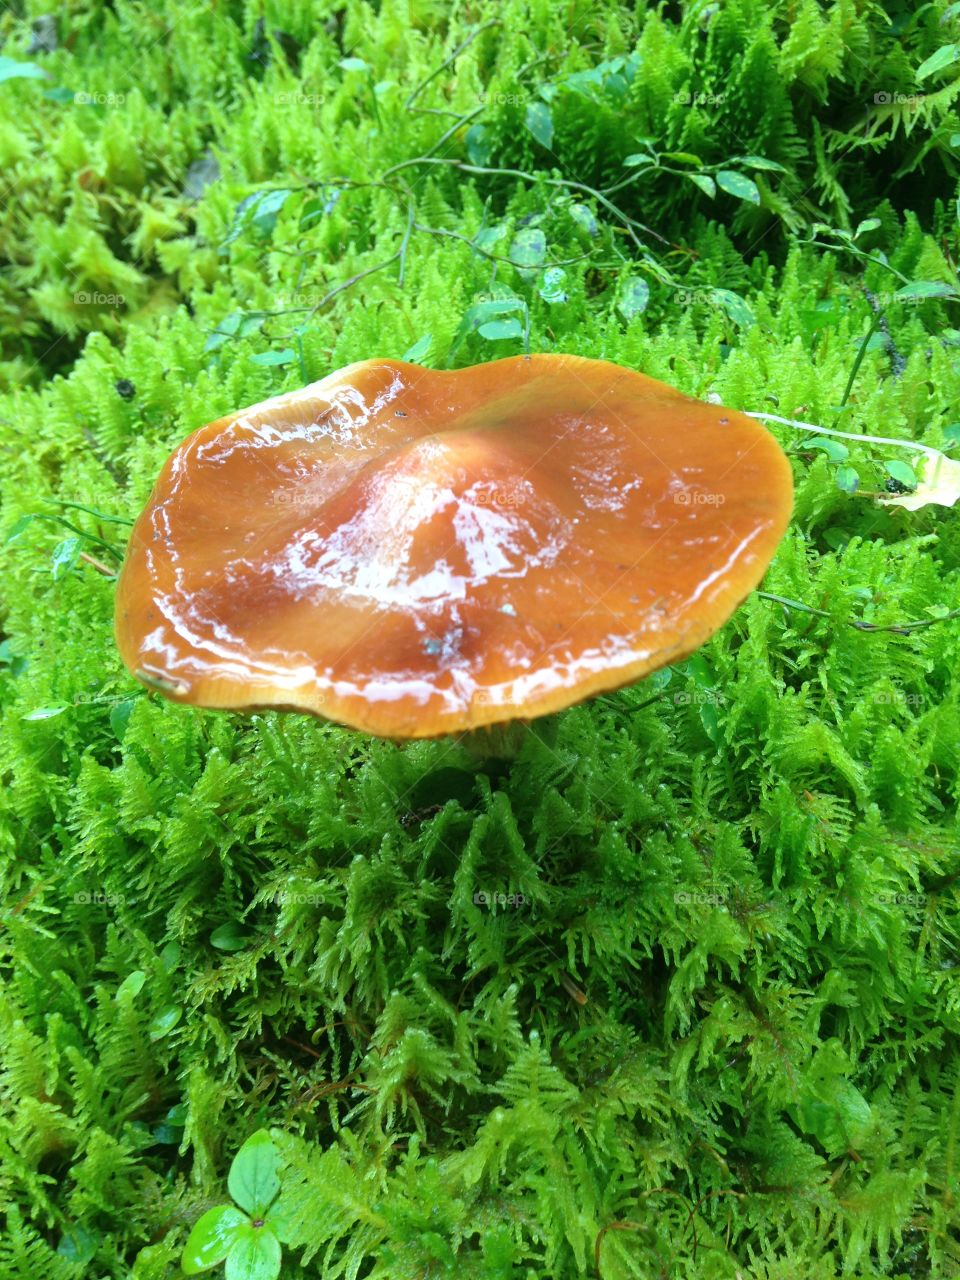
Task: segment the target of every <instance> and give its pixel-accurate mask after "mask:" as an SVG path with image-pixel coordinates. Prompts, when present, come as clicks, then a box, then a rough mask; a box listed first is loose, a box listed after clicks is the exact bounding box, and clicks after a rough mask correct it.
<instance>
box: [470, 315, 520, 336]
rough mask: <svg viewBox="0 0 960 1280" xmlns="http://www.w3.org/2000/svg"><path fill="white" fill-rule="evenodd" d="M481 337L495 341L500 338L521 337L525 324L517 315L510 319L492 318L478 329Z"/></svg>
mask: <svg viewBox="0 0 960 1280" xmlns="http://www.w3.org/2000/svg"><path fill="white" fill-rule="evenodd" d="M478 332H479V334H480V337H481V338H488V339H490V340H491V341H495V340H497V339H499V338H519V337H521V336H522V334H523V325H522V324H521V323H520V321H519V320H517V319H516V318H515V317H511V318H510V319H509V320H490V321H488V322H487V323H486V324H482V325H481V326H480V328H479V330H478Z"/></svg>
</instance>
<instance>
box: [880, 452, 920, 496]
mask: <svg viewBox="0 0 960 1280" xmlns="http://www.w3.org/2000/svg"><path fill="white" fill-rule="evenodd" d="M883 465H884V466H885V467H886V469H887V474H888V475H891V476H893V478H894V480H896V481H897V482H898V483H899V484H902V485H906V487H907V488H908V489H915V488H916V487H917V483H918V481H917V473H916V472H915V471H914V469H913V467H911V466H910V464H909V462H902V461H901V460H900V459H899V458H892V459H891V460H890V461H889V462H885V463H884V464H883Z"/></svg>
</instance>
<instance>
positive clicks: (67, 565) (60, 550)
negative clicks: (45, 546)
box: [51, 538, 83, 582]
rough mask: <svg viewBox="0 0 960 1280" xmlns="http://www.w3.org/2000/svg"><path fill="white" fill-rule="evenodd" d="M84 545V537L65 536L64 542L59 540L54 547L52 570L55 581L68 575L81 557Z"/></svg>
mask: <svg viewBox="0 0 960 1280" xmlns="http://www.w3.org/2000/svg"><path fill="white" fill-rule="evenodd" d="M82 547H83V539H82V538H64V540H63V541H62V542H58V543H57V545H56V546H55V547H54V549H53V557H52V563H51V570H52V573H53V580H54V582H59V580H60V579H61V578H63V577H65V576H66V574H68V573H69V572H70V570H71V569H72V568H73V567H74V565H75V564H76V563H77V561H78V560H79V559H80V551H81V549H82Z"/></svg>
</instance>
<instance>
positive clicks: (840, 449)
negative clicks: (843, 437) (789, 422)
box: [797, 439, 850, 462]
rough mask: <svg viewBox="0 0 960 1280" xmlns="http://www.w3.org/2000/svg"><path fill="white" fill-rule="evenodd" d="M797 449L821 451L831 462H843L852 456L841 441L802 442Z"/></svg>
mask: <svg viewBox="0 0 960 1280" xmlns="http://www.w3.org/2000/svg"><path fill="white" fill-rule="evenodd" d="M797 448H798V449H820V450H822V451H823V452H824V453H825V454H826V455H827V457H828V458H829V459H830V461H831V462H843V460H844V459H845V458H849V456H850V450H849V449H848V448H847V446H846V445H845V444H843V443H842V442H841V441H840V440H830V439H827V440H822V439H821V440H801V441H800V443H799V444H798V445H797Z"/></svg>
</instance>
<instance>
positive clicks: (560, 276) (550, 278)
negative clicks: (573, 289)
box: [537, 267, 569, 302]
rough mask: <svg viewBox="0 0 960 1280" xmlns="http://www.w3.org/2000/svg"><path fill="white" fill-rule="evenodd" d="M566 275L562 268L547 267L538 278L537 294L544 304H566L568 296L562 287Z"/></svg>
mask: <svg viewBox="0 0 960 1280" xmlns="http://www.w3.org/2000/svg"><path fill="white" fill-rule="evenodd" d="M566 278H567V273H566V272H565V271H564V269H563V267H548V268H547V269H546V271H544V273H543V275H542V276H541V278H540V284H539V286H538V290H537V291H538V293H539V294H540V297H541V298H542V299H543V300H544V302H566V301H567V298H568V296H569V295H568V294H567V293H566V292H565V291H564V288H563V285H564V281H565V280H566Z"/></svg>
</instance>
